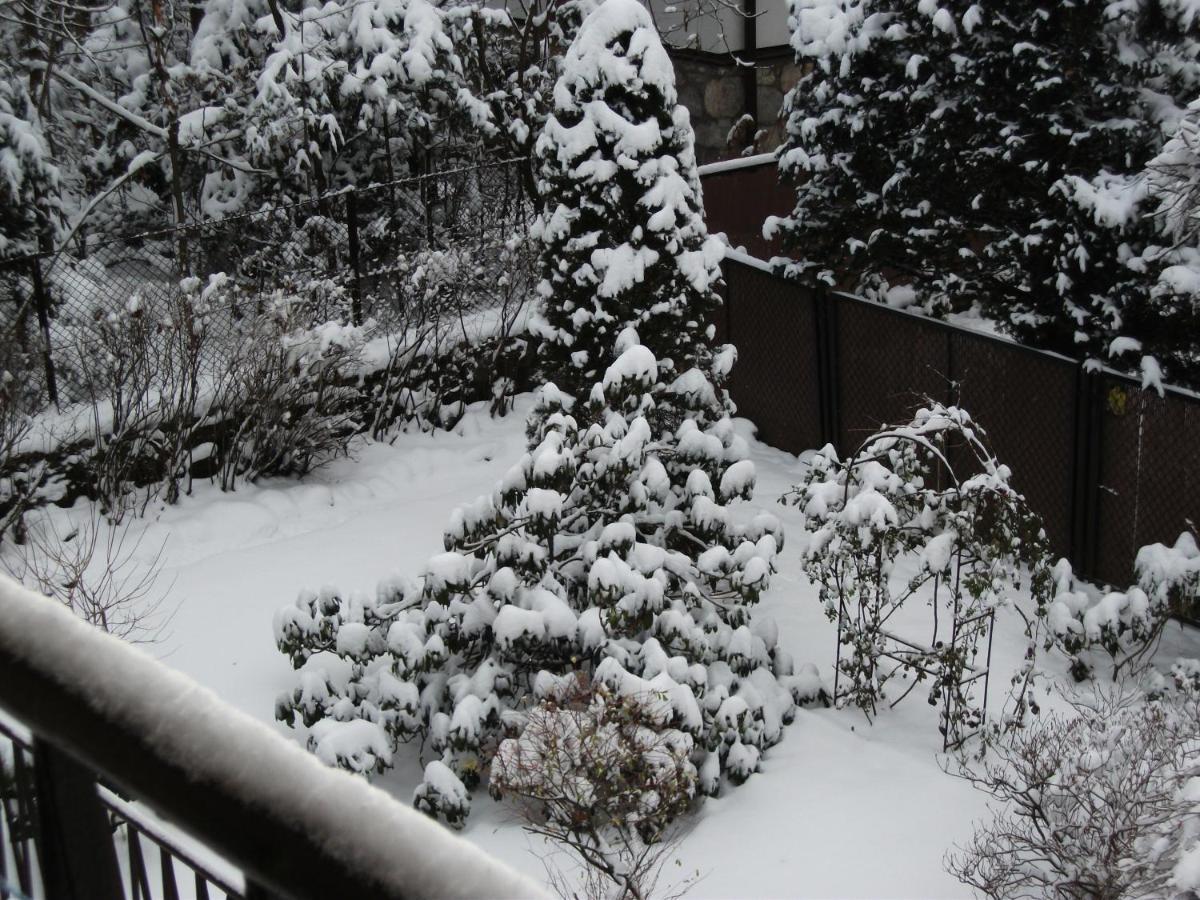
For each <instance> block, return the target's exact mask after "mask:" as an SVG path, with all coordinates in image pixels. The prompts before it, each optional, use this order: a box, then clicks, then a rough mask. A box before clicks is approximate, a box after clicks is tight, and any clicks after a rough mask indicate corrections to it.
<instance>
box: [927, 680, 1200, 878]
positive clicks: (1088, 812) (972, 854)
mask: <svg viewBox="0 0 1200 900" xmlns="http://www.w3.org/2000/svg"><path fill="white" fill-rule="evenodd" d="M1070 699H1071V704H1070V709H1069V710H1068V711H1067V712H1065V713H1048V714H1045V715H1043V716H1040V717H1039V718H1038V719H1037V720H1035V721H1034V722H1033V723H1032V724H1030V726H1029V727H1028V728H1026V729H1023V730H1020V731H1016V732H1013V733H1012V734H1010V735H1009V736H1008V738H1007V739H1006V740H1003V741H1000V742H996V743H994V744H992V746H991V748H990V749H991V752H990V753H989V754H988V755H987V756H986V757H984V758H983V759H982V760H980V761H968V760H962V761H960V762H959V767H958V769H957V771H955V772H954V774H956V775H958V776H960V777H962V778H964V779H966V780H967V781H969V782H970V783H971V784H972V785H974V786H975V787H976V788H978V789H979V790H981V791H984V792H985V793H987V794H988V795H989V796H990V797H991V798H992V800H993V801H995V805H994V807H993V810H994V817H993V818H992V819H991V820H990V821H988V822H985V823H983V824H982V825H980V826H978V828H977V830H976V831H975V834H974V835H973V837H972V838H971V840H970V841H969V842H967V844H966V845H965V846H963V847H960V848H958V850H957V852H954V853H952V854H950V855H948V857H947V860H946V863H947V868H948V869H949V871H950V872H951V873H952V874H953V875H955V876H956V877H957V878H958V879H959V880H960V881H962V882H963V883H964V884H966V885H968V886H969V887H971V888H972V889H973V890H975V891H977V892H978V893H980V894H981V895H983V896H985V897H993V898H997V900H999V898H1016V897H1028V898H1038V897H1044V898H1047V900H1050V898H1055V900H1057V898H1072V900H1096V898H1112V900H1116V898H1135V897H1138V898H1140V897H1145V898H1149V897H1163V898H1168V897H1169V898H1178V900H1182V898H1186V897H1193V896H1195V892H1196V891H1197V890H1200V737H1198V735H1200V699H1198V698H1197V696H1196V695H1187V694H1184V693H1172V694H1169V695H1167V696H1165V697H1163V698H1162V699H1160V700H1156V701H1150V702H1147V701H1146V700H1145V699H1144V698H1143V697H1141V696H1139V695H1135V694H1131V693H1129V692H1128V691H1114V692H1113V693H1111V694H1102V693H1097V694H1096V695H1094V696H1086V697H1084V696H1075V697H1073V698H1070Z"/></svg>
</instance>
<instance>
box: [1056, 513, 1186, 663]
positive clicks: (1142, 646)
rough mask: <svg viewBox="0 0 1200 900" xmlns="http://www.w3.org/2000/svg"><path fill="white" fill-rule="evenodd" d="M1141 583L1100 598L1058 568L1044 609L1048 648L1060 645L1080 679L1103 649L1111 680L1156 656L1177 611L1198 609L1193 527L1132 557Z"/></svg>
mask: <svg viewBox="0 0 1200 900" xmlns="http://www.w3.org/2000/svg"><path fill="white" fill-rule="evenodd" d="M1134 572H1135V574H1136V576H1137V584H1135V585H1134V586H1132V587H1130V588H1129V589H1128V590H1125V591H1110V592H1108V593H1105V594H1102V595H1100V596H1099V597H1096V596H1095V595H1094V592H1089V591H1087V590H1085V589H1084V588H1083V586H1081V585H1077V584H1076V583H1075V580H1074V576H1073V573H1072V571H1071V566H1070V564H1069V563H1068V562H1067V561H1066V560H1060V561H1059V563H1058V565H1057V566H1056V567H1055V569H1054V580H1055V595H1054V600H1053V601H1052V602H1051V603H1050V604H1049V606H1048V607H1047V609H1046V626H1047V627H1046V641H1045V646H1046V649H1051V648H1052V647H1057V648H1058V649H1060V650H1061V651H1062V652H1063V653H1065V654H1066V655H1067V657H1068V658H1069V659H1070V661H1071V673H1072V674H1073V675H1074V676H1075V677H1076V678H1077V679H1078V680H1080V681H1082V680H1084V679H1085V678H1088V677H1090V676H1091V674H1092V671H1093V669H1094V664H1093V663H1092V661H1091V660H1090V658H1089V657H1090V654H1091V652H1092V651H1094V650H1097V649H1099V650H1103V651H1104V652H1105V653H1107V654H1108V656H1109V657H1110V659H1111V661H1112V673H1113V680H1114V681H1115V680H1117V679H1118V678H1119V677H1120V676H1121V674H1122V673H1123V672H1127V671H1130V670H1132V669H1137V668H1138V667H1139V666H1140V664H1141V663H1142V662H1143V661H1144V660H1146V659H1148V658H1149V657H1150V656H1151V655H1153V653H1154V650H1155V649H1156V648H1157V647H1158V642H1159V639H1160V638H1161V637H1162V633H1163V629H1164V628H1165V627H1166V625H1167V622H1168V621H1169V620H1170V618H1171V616H1173V615H1180V614H1191V615H1194V614H1195V612H1194V611H1195V609H1196V608H1197V604H1198V603H1200V548H1197V546H1196V538H1195V536H1194V535H1193V534H1191V533H1190V532H1184V533H1183V534H1181V535H1180V536H1179V539H1178V540H1177V541H1176V542H1175V545H1174V546H1173V547H1167V546H1166V545H1164V544H1150V545H1148V546H1145V547H1142V548H1141V549H1140V550H1139V551H1138V554H1137V558H1136V559H1135V561H1134Z"/></svg>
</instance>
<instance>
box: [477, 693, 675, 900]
mask: <svg viewBox="0 0 1200 900" xmlns="http://www.w3.org/2000/svg"><path fill="white" fill-rule="evenodd" d="M550 693H551V696H548V697H547V698H546V699H544V700H542V701H541V702H540V703H539V704H538V705H537V706H535V707H534V708H533V709H532V710H530V711H529V713H528V715H527V716H526V717H525V719H524V722H523V723H522V724H521V730H520V735H519V737H514V738H509V739H508V740H505V741H503V742H502V743H501V744H500V747H499V749H498V750H497V751H496V757H495V759H494V760H493V762H492V773H491V790H492V793H493V794H494V795H495V796H496V797H500V796H505V797H509V798H513V799H515V800H516V801H517V803H518V806H519V808H520V810H521V815H522V819H523V821H524V823H525V827H526V829H527V830H529V831H531V832H532V833H534V834H540V835H543V836H545V837H548V838H550V839H552V840H554V841H555V842H557V843H558V844H560V845H562V846H565V847H567V848H568V849H569V850H571V851H572V852H573V853H574V854H575V855H576V856H577V857H578V858H579V859H580V861H582V862H583V863H584V864H585V865H586V866H587V867H588V868H589V869H591V870H592V871H595V872H598V873H602V874H603V875H604V876H606V878H607V879H608V881H609V888H610V890H607V891H605V892H604V895H605V896H608V895H610V894H611V893H612V890H611V889H612V888H613V887H614V886H615V888H616V889H617V890H618V891H619V892H620V896H623V897H645V896H648V895H649V889H650V888H651V887H652V886H653V884H652V882H653V880H654V879H655V878H656V875H657V870H658V868H659V866H660V865H661V863H662V854H663V851H664V850H666V849H669V846H670V841H666V842H664V841H663V837H664V835H665V834H666V832H667V830H668V829H669V828H670V826H671V824H672V823H673V822H674V821H675V819H676V818H677V817H678V816H679V815H681V814H682V813H683V812H685V811H686V810H687V809H688V808H689V806H690V805H691V803H692V800H693V798H694V797H695V796H696V793H697V783H698V780H699V778H698V774H697V772H696V767H695V766H694V765H693V764H692V762H691V755H692V751H693V739H692V736H691V735H690V734H688V733H687V732H685V731H681V730H679V729H677V728H672V727H670V726H669V724H668V723H669V720H670V716H671V711H670V706H669V704H667V703H664V702H663V698H662V697H661V696H660V695H657V694H654V693H647V694H645V695H641V696H639V695H634V694H618V693H614V692H613V691H611V690H610V689H608V688H607V687H606V686H605V685H604V684H596V685H589V684H588V683H587V680H586V679H585V678H578V679H575V678H568V679H566V680H564V681H563V682H559V683H558V684H556V685H555V689H554V690H553V691H551V692H550Z"/></svg>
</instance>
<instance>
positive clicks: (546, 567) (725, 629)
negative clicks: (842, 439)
mask: <svg viewBox="0 0 1200 900" xmlns="http://www.w3.org/2000/svg"><path fill="white" fill-rule="evenodd" d="M620 346H621V347H622V353H621V355H620V357H619V358H618V359H617V361H616V362H615V363H613V365H612V366H610V367H609V368H608V370H607V372H606V373H605V374H604V377H603V380H602V381H601V382H600V383H598V384H596V385H595V387H594V388H593V389H592V391H591V393H590V395H589V396H588V397H587V398H586V399H585V400H580V401H576V400H574V399H573V398H571V397H569V396H567V395H565V394H563V393H562V392H561V391H559V390H558V389H557V388H556V387H555V386H554V385H546V386H545V387H544V389H543V390H542V391H541V393H540V394H539V397H538V402H537V407H536V409H535V411H534V412H533V414H532V415H531V417H530V420H529V448H530V449H529V451H528V452H527V453H526V454H525V455H524V456H523V457H522V459H521V460H520V461H519V462H518V463H517V464H516V465H515V466H514V467H513V468H512V469H511V470H510V471H509V472H508V473H507V475H505V477H504V479H503V480H502V481H501V482H500V484H498V485H497V487H496V489H495V490H494V491H493V492H492V493H491V494H489V495H485V496H483V497H480V498H479V499H478V500H476V501H475V502H474V503H471V504H469V505H467V506H464V507H462V508H460V509H459V510H458V511H457V512H456V513H455V514H454V516H453V517H452V518H451V521H450V524H449V526H448V527H447V529H446V533H445V546H446V552H445V553H444V554H441V555H439V556H436V557H434V558H433V559H431V560H430V561H429V563H428V566H427V567H426V570H425V572H424V573H423V575H422V577H421V579H420V580H419V581H418V582H416V583H393V582H388V583H385V584H383V585H381V586H380V590H379V594H378V596H377V597H376V598H374V599H370V598H362V597H349V598H346V597H343V596H341V595H339V594H337V593H336V592H332V591H330V592H324V593H322V594H320V595H313V594H309V595H305V596H302V597H301V598H300V599H299V600H298V601H297V603H296V604H295V605H294V606H290V607H286V608H284V609H283V610H281V611H280V612H279V613H278V614H277V616H276V620H275V636H276V642H277V645H278V646H279V648H280V650H281V651H283V652H284V653H286V654H288V655H289V656H290V657H291V659H292V662H293V664H294V665H295V666H296V668H297V669H299V678H298V683H297V686H296V688H295V689H294V690H293V691H292V692H290V693H288V694H286V695H284V696H283V697H281V698H280V701H279V704H278V706H277V709H276V714H277V716H278V717H279V718H280V719H282V720H284V721H287V722H290V723H291V722H294V723H303V724H304V725H306V726H308V727H309V728H310V741H315V745H316V749H317V752H318V753H320V752H321V748H320V744H321V743H323V742H325V741H341V740H342V739H343V738H342V737H341V735H342V734H343V733H348V730H349V729H350V728H351V727H353V728H356V729H357V728H360V727H361V723H362V722H364V721H365V722H369V723H371V724H372V725H373V726H374V728H375V738H373V739H378V737H379V736H385V737H386V739H387V740H388V741H389V742H390V743H391V744H392V745H393V746H394V745H395V743H397V742H399V741H403V740H407V739H410V738H413V737H418V736H419V737H421V738H422V739H423V740H425V741H426V742H427V746H429V747H430V748H431V749H432V750H433V752H434V753H435V754H437V755H438V757H439V759H440V762H442V763H443V764H444V765H445V766H447V767H448V768H449V769H450V770H451V771H452V772H453V773H454V775H455V777H456V778H457V779H458V780H459V781H460V782H461V783H462V784H463V785H464V786H465V787H466V788H474V787H475V786H476V785H478V784H479V783H481V781H482V779H483V778H484V777H485V776H486V774H487V770H488V767H489V766H490V765H492V760H493V757H494V755H495V753H496V749H497V747H498V745H499V743H500V742H501V741H502V740H503V739H504V738H506V737H509V736H512V731H513V730H515V731H516V732H517V733H518V734H519V732H520V728H521V724H522V722H523V720H524V717H525V715H526V711H527V709H528V707H529V706H530V705H531V704H536V703H537V702H539V701H540V700H543V699H546V698H548V697H552V696H554V695H555V691H556V690H558V687H556V686H558V685H561V684H563V679H574V678H576V677H577V675H582V676H583V677H585V678H587V679H589V680H590V682H591V683H592V684H593V685H595V686H596V687H597V688H599V687H600V686H603V687H604V689H605V690H606V691H608V692H609V693H610V694H611V695H612V696H613V697H616V698H621V697H629V696H634V697H646V696H649V695H654V696H656V697H657V698H659V701H660V705H659V706H657V707H656V709H657V712H656V715H657V716H659V722H660V725H661V727H662V728H664V729H667V728H671V729H677V730H678V731H680V732H682V733H684V734H687V735H689V736H690V738H691V740H692V742H693V748H692V751H691V754H690V756H691V760H692V764H693V765H695V766H696V769H697V772H698V773H699V776H698V777H699V785H700V789H701V790H703V791H704V792H706V793H715V792H716V791H717V790H718V789H719V787H720V784H721V780H722V775H723V774H724V775H727V776H728V777H729V779H730V780H732V781H735V782H736V781H741V780H743V779H744V778H746V777H748V776H749V775H750V774H751V773H753V772H754V771H755V770H756V769H757V767H758V760H759V758H760V756H761V754H762V753H763V752H764V751H765V750H766V749H767V748H769V747H770V746H771V745H773V744H775V743H776V742H777V741H779V740H780V739H781V737H782V728H783V726H784V725H785V724H786V723H787V722H789V721H790V720H791V718H792V716H793V714H794V707H795V704H796V702H798V701H801V700H806V699H815V696H812V695H813V694H814V693H815V691H819V688H820V686H819V679H818V680H817V681H818V683H817V684H816V685H815V688H814V685H813V679H812V678H811V677H802V678H797V677H795V676H793V675H792V669H793V665H792V661H791V659H790V657H789V656H788V654H787V653H786V652H785V651H784V650H783V649H782V648H781V647H780V646H778V641H777V631H776V628H775V626H774V625H773V623H771V622H770V621H769V620H757V621H753V622H752V621H751V618H750V610H751V608H752V607H753V605H754V604H755V603H756V602H757V600H758V598H759V595H760V594H761V592H762V591H763V590H764V589H765V588H766V587H767V584H768V581H769V578H770V574H771V572H772V569H773V564H774V558H775V554H776V552H777V551H778V548H779V546H780V544H781V542H782V533H781V530H780V527H779V523H778V521H777V520H776V519H775V518H774V517H772V516H769V515H766V514H760V515H758V516H756V517H754V518H752V519H751V520H750V521H749V522H748V523H746V524H738V523H736V522H735V521H734V519H733V516H732V514H731V510H730V509H729V508H728V506H727V505H726V504H728V503H730V502H732V501H734V500H736V499H741V498H748V497H749V496H750V494H751V492H752V490H753V486H754V467H753V465H752V464H751V463H750V462H749V461H748V460H746V458H745V456H746V450H747V447H746V443H745V440H744V439H743V438H741V437H740V436H739V435H738V434H737V433H736V432H735V430H734V428H733V425H732V423H731V421H730V420H729V419H728V418H727V417H725V416H724V415H722V414H721V413H720V410H721V406H720V404H718V403H716V402H715V388H714V387H713V386H712V385H711V384H710V383H709V382H708V381H707V379H705V377H704V376H703V375H702V374H701V373H699V372H698V371H695V370H693V371H692V372H691V373H685V374H684V375H683V376H680V377H678V378H675V379H674V381H673V382H672V383H671V384H669V385H668V384H663V383H662V382H661V381H659V378H660V376H661V372H660V369H659V366H658V363H657V360H656V359H655V358H654V355H653V354H652V353H651V352H650V351H649V350H648V349H647V348H646V347H644V346H642V345H640V344H639V343H637V342H636V335H634V334H632V333H631V332H629V331H626V332H625V334H624V335H623V336H622V340H621V343H620ZM668 371H669V370H668ZM660 399H661V400H662V401H663V402H659V401H660ZM714 406H715V409H716V412H714ZM689 409H690V410H694V412H689V414H688V415H687V416H686V417H684V418H682V419H681V418H680V411H681V410H689ZM322 720H324V721H325V722H328V723H329V724H328V725H323V728H324V729H326V730H324V731H322V732H321V733H317V734H315V735H314V734H313V732H312V731H311V728H312V727H313V726H314V725H316V724H317V723H319V722H322ZM338 756H339V757H340V759H341V760H344V761H343V762H342V764H349V765H350V767H352V768H364V769H372V768H379V767H380V766H382V765H386V761H387V760H386V755H385V754H379V753H372V755H371V757H370V759H369V761H368V762H369V764H368V765H363V766H359V765H358V764H357V757H355V756H354V755H353V754H350V755H347V754H338ZM364 759H365V757H364ZM437 773H439V778H438V783H437V784H429V785H428V786H427V787H424V788H422V789H421V790H420V794H419V797H418V799H420V800H421V801H422V803H423V805H426V807H427V808H431V807H434V806H438V807H439V808H440V803H441V801H440V800H437V801H436V803H435V802H434V800H433V799H431V798H438V797H443V796H446V795H447V789H446V784H445V779H444V777H442V776H444V772H442V770H441V769H438V770H437ZM449 793H450V795H455V794H456V791H450V792H449Z"/></svg>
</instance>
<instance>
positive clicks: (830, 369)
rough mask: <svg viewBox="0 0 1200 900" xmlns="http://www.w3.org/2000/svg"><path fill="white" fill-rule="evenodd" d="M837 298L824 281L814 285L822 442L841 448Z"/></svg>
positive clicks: (818, 394) (818, 400) (818, 395)
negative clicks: (830, 292) (831, 293)
mask: <svg viewBox="0 0 1200 900" xmlns="http://www.w3.org/2000/svg"><path fill="white" fill-rule="evenodd" d="M836 303H837V301H836V300H834V298H833V297H831V296H830V294H829V289H828V288H827V287H826V286H825V285H823V284H817V285H816V286H815V287H814V288H813V311H814V313H815V319H816V326H817V327H816V337H817V347H816V351H817V402H818V404H819V410H820V415H819V418H820V422H821V442H822V443H823V444H832V445H833V446H834V447H835V448H837V449H838V450H839V451H840V450H841V449H842V448H840V447H838V443H839V437H840V435H839V432H840V430H841V422H840V419H841V416H840V413H839V409H838V359H837V346H838V340H837V327H838V326H837V306H836Z"/></svg>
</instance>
